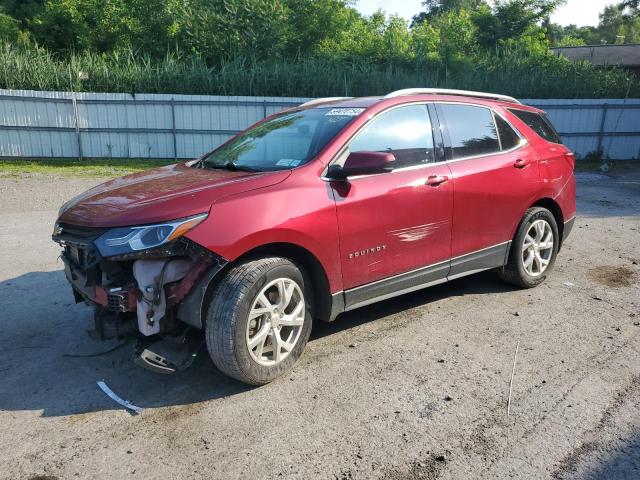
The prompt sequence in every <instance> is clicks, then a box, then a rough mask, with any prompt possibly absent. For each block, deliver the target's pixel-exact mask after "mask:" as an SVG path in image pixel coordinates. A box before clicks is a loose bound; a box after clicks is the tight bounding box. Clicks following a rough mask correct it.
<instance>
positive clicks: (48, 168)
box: [0, 158, 175, 178]
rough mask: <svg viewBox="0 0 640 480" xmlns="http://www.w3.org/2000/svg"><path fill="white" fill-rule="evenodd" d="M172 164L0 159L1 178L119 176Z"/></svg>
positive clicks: (104, 160) (148, 161) (93, 160)
mask: <svg viewBox="0 0 640 480" xmlns="http://www.w3.org/2000/svg"><path fill="white" fill-rule="evenodd" d="M171 163H175V161H174V160H151V159H132V158H122V159H88V158H87V159H83V160H78V159H50V158H42V159H41V158H33V159H29V158H1V159H0V178H7V177H15V178H19V177H28V176H62V177H119V176H122V175H127V174H129V173H135V172H140V171H142V170H148V169H150V168H155V167H160V166H163V165H169V164H171Z"/></svg>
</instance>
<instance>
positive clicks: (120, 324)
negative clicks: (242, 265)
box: [53, 225, 226, 373]
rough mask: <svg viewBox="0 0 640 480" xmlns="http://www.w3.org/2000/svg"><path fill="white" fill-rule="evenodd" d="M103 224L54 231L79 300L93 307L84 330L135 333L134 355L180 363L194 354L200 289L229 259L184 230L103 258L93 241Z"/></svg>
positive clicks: (161, 367) (101, 334)
mask: <svg viewBox="0 0 640 480" xmlns="http://www.w3.org/2000/svg"><path fill="white" fill-rule="evenodd" d="M104 232H105V229H101V228H86V227H78V226H73V225H57V226H56V231H54V234H53V239H54V240H55V241H56V242H58V243H59V244H60V245H61V246H62V247H63V251H62V253H61V255H60V258H61V259H62V261H63V262H64V266H65V275H66V277H67V279H68V280H69V282H70V283H71V286H72V289H73V294H74V297H75V300H76V303H80V302H84V303H86V304H87V305H90V306H92V307H93V309H94V329H93V330H92V331H90V332H89V334H90V335H91V336H92V337H93V338H95V339H99V340H111V339H131V338H135V339H137V340H138V353H139V354H140V356H139V358H138V360H137V362H138V363H140V364H142V365H143V366H145V367H151V368H152V369H154V370H156V371H161V372H163V373H171V372H173V371H176V370H178V369H180V367H181V366H182V364H184V363H185V361H186V360H189V359H192V358H193V357H194V356H195V355H194V353H193V352H192V351H191V350H192V349H193V348H194V347H195V346H196V345H197V344H198V339H201V338H202V335H201V329H202V306H203V301H204V295H205V292H206V289H207V287H208V285H209V282H210V281H211V279H212V278H213V276H214V275H215V274H216V273H217V272H219V271H220V270H221V269H222V268H223V267H224V265H225V264H226V261H225V260H224V259H223V258H222V257H220V256H217V255H215V254H213V253H211V252H210V251H208V250H207V249H205V248H202V247H201V246H199V245H198V244H196V243H194V242H192V241H190V240H188V239H187V238H185V237H180V238H178V239H177V240H175V241H173V242H170V243H165V244H163V245H162V246H160V247H155V248H151V249H147V250H142V251H137V252H134V253H127V254H124V255H116V256H110V257H108V258H105V257H103V256H102V255H101V254H100V251H99V249H98V248H96V245H95V241H96V239H97V238H99V237H100V236H101V235H102V234H103V233H104ZM200 343H201V340H200ZM153 345H155V348H154V347H152V346H153ZM189 363H190V362H189Z"/></svg>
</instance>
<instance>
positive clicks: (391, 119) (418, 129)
mask: <svg viewBox="0 0 640 480" xmlns="http://www.w3.org/2000/svg"><path fill="white" fill-rule="evenodd" d="M349 152H391V153H393V154H394V156H395V157H396V162H395V165H396V168H402V167H410V166H414V165H420V164H425V163H430V162H433V134H432V132H431V122H430V120H429V111H428V110H427V106H426V105H407V106H405V107H398V108H394V109H392V110H389V111H387V112H383V113H381V114H380V115H379V116H378V117H376V118H375V119H374V120H373V121H372V122H371V123H370V124H369V125H367V126H366V127H364V129H363V130H361V131H360V132H358V134H357V135H356V136H355V138H354V139H353V140H352V141H351V143H350V144H349Z"/></svg>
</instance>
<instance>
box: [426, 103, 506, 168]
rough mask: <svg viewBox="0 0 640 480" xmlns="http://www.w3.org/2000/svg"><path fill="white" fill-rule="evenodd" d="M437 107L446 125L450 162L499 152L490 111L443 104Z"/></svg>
mask: <svg viewBox="0 0 640 480" xmlns="http://www.w3.org/2000/svg"><path fill="white" fill-rule="evenodd" d="M438 106H439V108H440V110H441V111H442V113H443V114H444V118H445V121H446V123H447V130H448V132H449V140H450V142H451V147H450V150H451V155H450V158H451V159H452V160H453V159H457V158H464V157H475V156H478V155H488V154H491V153H498V152H500V142H499V141H498V132H497V131H496V124H495V122H494V121H493V114H492V113H491V110H489V109H488V108H484V107H474V106H472V105H455V104H445V103H443V104H440V105H438Z"/></svg>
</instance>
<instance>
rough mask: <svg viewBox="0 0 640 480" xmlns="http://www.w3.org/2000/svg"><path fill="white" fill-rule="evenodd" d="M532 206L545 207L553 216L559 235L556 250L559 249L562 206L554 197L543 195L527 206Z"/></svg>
mask: <svg viewBox="0 0 640 480" xmlns="http://www.w3.org/2000/svg"><path fill="white" fill-rule="evenodd" d="M532 207H542V208H546V209H547V210H549V211H550V212H551V213H552V214H553V218H555V220H556V224H557V226H558V236H559V237H560V238H559V239H558V241H559V244H558V250H560V247H561V246H562V235H563V231H564V215H563V213H562V208H560V205H558V202H556V201H555V200H554V199H552V198H549V197H544V198H541V199H539V200H537V201H536V202H534V203H533V204H532V205H531V206H530V207H529V208H532Z"/></svg>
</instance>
